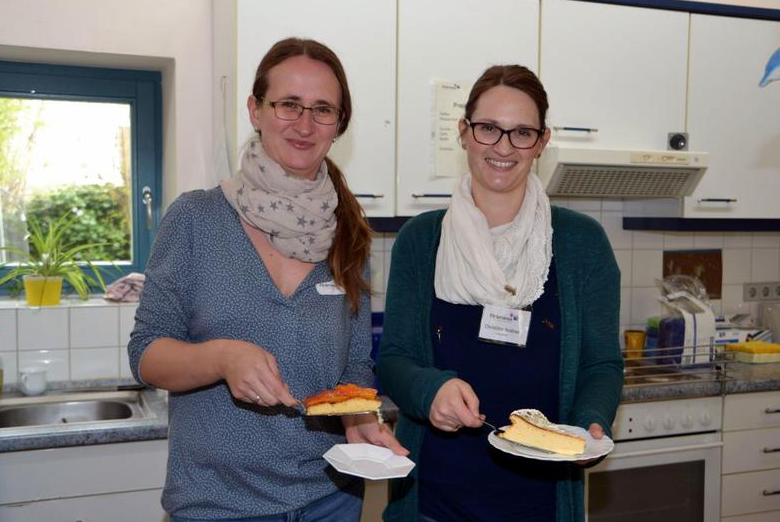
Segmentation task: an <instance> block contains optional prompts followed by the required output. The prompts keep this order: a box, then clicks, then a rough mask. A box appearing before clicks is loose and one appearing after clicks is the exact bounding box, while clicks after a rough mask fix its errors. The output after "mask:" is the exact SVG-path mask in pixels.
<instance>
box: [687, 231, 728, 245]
mask: <svg viewBox="0 0 780 522" xmlns="http://www.w3.org/2000/svg"><path fill="white" fill-rule="evenodd" d="M723 242H724V240H723V232H696V233H695V234H694V235H693V247H694V248H702V249H703V248H723Z"/></svg>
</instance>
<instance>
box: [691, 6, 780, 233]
mask: <svg viewBox="0 0 780 522" xmlns="http://www.w3.org/2000/svg"><path fill="white" fill-rule="evenodd" d="M690 46H691V51H690V85H689V94H688V131H689V133H690V145H691V147H692V148H694V149H696V150H704V151H707V152H708V153H709V155H710V158H709V163H710V166H709V168H708V170H707V173H706V174H705V175H704V177H703V178H702V181H701V183H700V184H699V186H698V188H697V189H696V192H695V193H694V194H693V196H691V197H689V198H686V199H685V205H684V216H685V217H701V218H780V203H778V194H780V85H778V84H777V83H770V84H769V85H768V86H766V87H763V88H762V87H759V86H758V83H759V80H760V79H761V77H762V75H763V73H764V66H765V65H766V62H767V60H768V59H769V57H770V56H771V55H772V53H773V52H774V51H775V50H776V49H778V48H780V22H773V21H766V20H749V19H741V18H730V17H721V16H705V15H691V44H690ZM712 198H715V199H721V200H733V201H731V202H718V201H715V202H707V201H706V200H707V199H712ZM702 200H704V201H702Z"/></svg>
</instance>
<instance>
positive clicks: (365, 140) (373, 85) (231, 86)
mask: <svg viewBox="0 0 780 522" xmlns="http://www.w3.org/2000/svg"><path fill="white" fill-rule="evenodd" d="M214 9H215V13H214V17H215V30H214V46H215V81H216V83H217V85H216V86H215V89H216V91H217V92H218V93H220V95H221V93H222V91H223V90H224V91H225V95H224V100H223V99H221V96H218V97H217V99H216V100H215V102H216V103H215V105H216V108H217V110H216V111H215V114H216V115H217V118H218V119H217V121H221V119H222V117H223V115H222V114H221V111H220V110H219V108H220V106H222V105H224V107H225V109H224V110H225V114H224V119H225V120H226V122H227V124H226V127H227V128H226V131H225V133H226V134H227V138H228V143H229V145H228V146H227V149H228V150H229V152H230V154H231V156H232V155H234V154H235V152H236V150H240V149H241V146H242V144H244V143H246V140H248V139H249V138H250V137H252V135H253V130H252V127H251V124H250V122H249V118H248V115H247V109H246V99H247V97H248V96H249V94H250V93H251V91H252V83H253V82H254V74H255V70H256V69H257V65H258V64H259V62H260V60H261V58H262V57H263V55H264V54H265V53H266V51H268V49H269V48H270V47H271V45H273V44H274V43H275V42H277V41H279V40H281V39H283V38H286V37H289V36H298V37H304V38H313V39H315V40H319V41H321V42H323V43H325V44H326V45H328V47H330V48H331V49H333V51H334V52H335V53H336V54H337V55H338V57H339V59H340V60H341V62H342V64H343V65H344V69H345V70H346V73H347V80H348V82H349V87H350V92H351V94H352V107H353V115H352V120H351V122H350V126H349V129H348V130H347V132H346V133H345V134H344V135H343V136H341V137H340V138H339V139H338V141H337V142H336V144H334V146H333V148H332V149H331V153H330V157H331V158H332V159H333V160H334V161H335V162H336V163H337V164H338V165H339V167H340V168H341V170H342V171H343V172H344V173H345V175H346V177H347V181H348V183H349V186H350V188H351V189H352V191H353V192H354V193H355V194H356V195H357V196H358V198H359V201H360V202H361V204H362V205H363V207H364V208H365V210H366V213H367V214H368V215H369V216H392V215H393V214H394V210H395V76H396V71H395V64H396V56H395V45H396V42H395V40H396V38H395V30H396V18H395V17H396V6H395V2H393V1H387V0H341V1H340V2H338V3H337V4H333V5H331V4H328V5H324V4H323V3H322V2H320V1H318V0H301V1H298V2H295V4H289V3H285V2H258V1H256V0H238V2H235V3H234V2H214ZM234 167H235V162H234Z"/></svg>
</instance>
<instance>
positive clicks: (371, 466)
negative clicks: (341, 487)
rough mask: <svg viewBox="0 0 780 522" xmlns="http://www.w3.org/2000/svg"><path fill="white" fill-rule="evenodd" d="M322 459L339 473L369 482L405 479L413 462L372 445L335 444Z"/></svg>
mask: <svg viewBox="0 0 780 522" xmlns="http://www.w3.org/2000/svg"><path fill="white" fill-rule="evenodd" d="M323 458H324V459H325V460H327V461H328V462H329V463H330V465H331V466H333V467H334V468H336V469H337V470H338V471H340V472H341V473H347V474H349V475H355V476H357V477H363V478H366V479H371V480H382V479H390V478H400V477H405V476H406V475H408V474H409V472H410V471H412V468H413V467H414V462H412V461H411V460H409V459H407V458H406V457H403V456H401V455H396V454H395V453H393V452H392V451H391V450H389V449H387V448H384V447H382V446H374V445H373V444H336V445H335V446H333V447H332V448H330V449H329V450H328V451H326V452H325V454H324V455H323Z"/></svg>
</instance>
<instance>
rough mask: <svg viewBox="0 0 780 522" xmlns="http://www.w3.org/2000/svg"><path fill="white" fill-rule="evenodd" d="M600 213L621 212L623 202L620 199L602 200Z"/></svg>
mask: <svg viewBox="0 0 780 522" xmlns="http://www.w3.org/2000/svg"><path fill="white" fill-rule="evenodd" d="M601 211H602V212H605V211H617V212H623V200H622V199H602V200H601Z"/></svg>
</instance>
